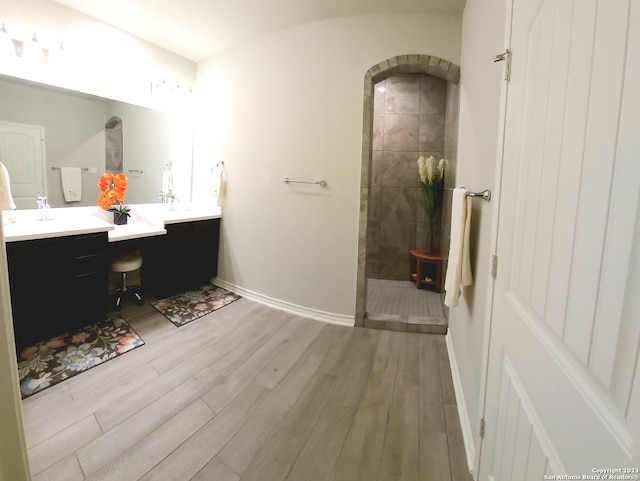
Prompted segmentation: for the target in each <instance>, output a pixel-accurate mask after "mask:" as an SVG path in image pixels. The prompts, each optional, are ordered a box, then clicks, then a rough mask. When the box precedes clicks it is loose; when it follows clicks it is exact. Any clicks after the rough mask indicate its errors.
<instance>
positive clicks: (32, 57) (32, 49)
mask: <svg viewBox="0 0 640 481" xmlns="http://www.w3.org/2000/svg"><path fill="white" fill-rule="evenodd" d="M22 49H23V51H22V59H23V60H26V61H27V62H29V63H31V64H34V65H38V64H40V63H44V59H45V55H44V51H43V50H42V47H40V43H39V42H38V37H37V36H36V34H35V33H34V34H33V37H32V38H31V41H30V42H25V43H24V44H23V47H22Z"/></svg>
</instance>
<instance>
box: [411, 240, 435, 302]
mask: <svg viewBox="0 0 640 481" xmlns="http://www.w3.org/2000/svg"><path fill="white" fill-rule="evenodd" d="M409 280H410V281H411V282H413V283H414V284H415V285H416V287H417V288H418V289H428V288H429V287H431V286H433V287H434V288H435V291H436V292H442V256H441V255H440V254H427V253H426V252H425V251H424V250H420V249H416V250H411V251H409Z"/></svg>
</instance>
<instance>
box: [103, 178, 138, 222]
mask: <svg viewBox="0 0 640 481" xmlns="http://www.w3.org/2000/svg"><path fill="white" fill-rule="evenodd" d="M98 189H100V193H99V194H98V201H97V203H98V206H99V207H100V208H102V209H104V210H108V211H109V212H115V213H117V214H118V215H120V216H123V215H124V216H126V217H129V215H130V214H129V211H130V210H131V209H129V208H128V207H126V206H125V205H123V203H124V194H125V193H126V192H127V178H126V177H125V175H124V174H123V173H119V174H112V173H110V172H105V173H104V174H102V176H101V177H100V179H99V180H98Z"/></svg>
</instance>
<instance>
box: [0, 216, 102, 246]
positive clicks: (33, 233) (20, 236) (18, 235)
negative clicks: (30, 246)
mask: <svg viewBox="0 0 640 481" xmlns="http://www.w3.org/2000/svg"><path fill="white" fill-rule="evenodd" d="M114 227H115V226H114V225H113V224H109V223H108V222H105V221H104V220H102V219H99V218H98V217H94V216H78V217H77V218H66V217H61V218H56V217H52V219H51V220H46V221H41V220H38V219H31V220H19V221H17V222H15V223H11V222H9V223H5V224H4V225H3V228H4V239H5V241H6V242H14V241H23V240H35V239H49V238H52V237H63V236H67V235H79V234H93V233H96V232H104V231H110V230H112V229H113V228H114Z"/></svg>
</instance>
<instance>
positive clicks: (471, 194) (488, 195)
mask: <svg viewBox="0 0 640 481" xmlns="http://www.w3.org/2000/svg"><path fill="white" fill-rule="evenodd" d="M463 189H464V187H463ZM467 197H482V198H483V199H484V200H486V201H487V202H489V201H490V200H491V191H490V190H489V189H486V190H483V191H482V192H467Z"/></svg>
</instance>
